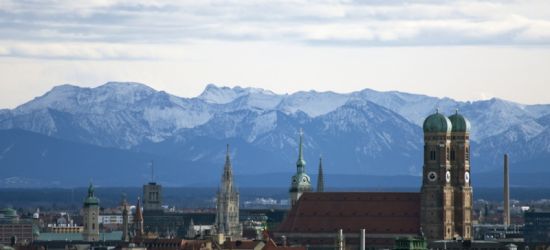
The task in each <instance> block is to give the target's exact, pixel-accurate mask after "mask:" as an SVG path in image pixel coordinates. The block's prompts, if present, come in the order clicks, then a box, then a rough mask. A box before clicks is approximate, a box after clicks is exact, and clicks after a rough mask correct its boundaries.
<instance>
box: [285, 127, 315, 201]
mask: <svg viewBox="0 0 550 250" xmlns="http://www.w3.org/2000/svg"><path fill="white" fill-rule="evenodd" d="M303 137H304V133H303V132H302V131H301V130H300V145H299V148H298V161H296V174H295V175H294V176H292V180H291V184H290V190H289V193H290V205H291V206H294V205H295V204H296V202H297V201H298V200H299V199H300V196H302V193H304V192H311V179H310V178H309V176H308V175H307V174H306V161H305V160H304V156H303V152H302V151H303V145H302V144H303Z"/></svg>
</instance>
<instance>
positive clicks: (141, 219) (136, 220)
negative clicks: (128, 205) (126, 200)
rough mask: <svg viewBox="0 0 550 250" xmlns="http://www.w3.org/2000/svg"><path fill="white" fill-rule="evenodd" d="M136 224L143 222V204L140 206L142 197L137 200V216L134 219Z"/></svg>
mask: <svg viewBox="0 0 550 250" xmlns="http://www.w3.org/2000/svg"><path fill="white" fill-rule="evenodd" d="M134 221H135V222H141V221H143V214H142V213H141V204H140V197H138V199H137V204H136V216H135V217H134Z"/></svg>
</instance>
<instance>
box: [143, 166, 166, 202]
mask: <svg viewBox="0 0 550 250" xmlns="http://www.w3.org/2000/svg"><path fill="white" fill-rule="evenodd" d="M162 210H163V209H162V186H161V185H159V184H157V183H156V182H155V176H154V165H153V162H151V181H150V182H149V183H147V184H145V185H143V211H144V212H151V211H154V212H158V211H162Z"/></svg>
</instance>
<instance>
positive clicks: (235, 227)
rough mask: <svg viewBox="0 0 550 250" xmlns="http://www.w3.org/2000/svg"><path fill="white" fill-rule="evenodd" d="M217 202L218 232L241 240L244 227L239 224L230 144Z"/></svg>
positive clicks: (237, 198)
mask: <svg viewBox="0 0 550 250" xmlns="http://www.w3.org/2000/svg"><path fill="white" fill-rule="evenodd" d="M216 202H217V203H216V222H215V225H214V226H215V228H216V232H217V233H218V234H223V235H225V236H230V237H233V238H240V237H241V235H242V227H241V224H240V223H239V193H238V192H237V188H236V187H235V185H234V183H233V170H232V169H231V159H230V157H229V144H228V145H227V152H226V155H225V165H224V166H223V175H222V180H221V187H220V188H219V190H218V195H217V200H216Z"/></svg>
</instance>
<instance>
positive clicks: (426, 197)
mask: <svg viewBox="0 0 550 250" xmlns="http://www.w3.org/2000/svg"><path fill="white" fill-rule="evenodd" d="M423 130H424V167H423V175H422V188H421V212H420V222H421V226H422V228H423V230H424V232H425V233H426V237H427V238H428V239H429V240H442V239H452V238H453V236H454V234H455V227H454V224H455V218H454V207H453V204H454V198H453V194H454V189H453V186H452V183H451V179H452V178H453V174H452V167H451V161H450V153H451V130H452V125H451V121H450V120H449V119H448V118H447V117H445V116H444V115H442V114H440V113H439V112H438V111H436V113H435V114H432V115H430V116H428V117H427V118H426V120H424V124H423Z"/></svg>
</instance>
